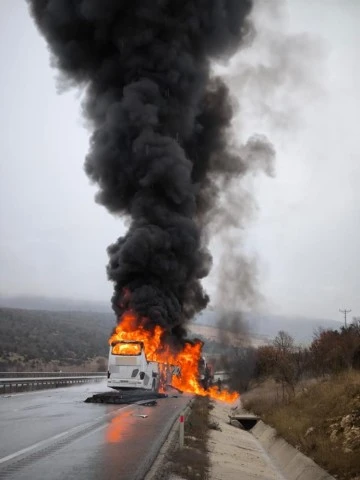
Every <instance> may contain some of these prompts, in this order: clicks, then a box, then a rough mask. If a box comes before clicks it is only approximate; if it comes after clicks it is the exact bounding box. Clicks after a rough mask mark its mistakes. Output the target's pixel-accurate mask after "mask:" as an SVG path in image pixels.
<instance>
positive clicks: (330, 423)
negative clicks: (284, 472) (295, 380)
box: [242, 371, 360, 480]
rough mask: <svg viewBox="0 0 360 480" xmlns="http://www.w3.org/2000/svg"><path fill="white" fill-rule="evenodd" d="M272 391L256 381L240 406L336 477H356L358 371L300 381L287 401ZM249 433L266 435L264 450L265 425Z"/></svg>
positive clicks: (359, 465) (359, 472)
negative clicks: (295, 390) (257, 416)
mask: <svg viewBox="0 0 360 480" xmlns="http://www.w3.org/2000/svg"><path fill="white" fill-rule="evenodd" d="M276 389H277V387H276V384H275V383H274V382H273V383H272V382H270V381H267V382H265V383H263V384H260V385H258V386H257V387H256V388H254V389H252V390H251V391H249V392H248V393H246V394H244V395H243V396H242V402H243V405H244V407H245V408H247V409H248V410H250V411H252V412H254V413H255V414H257V415H259V416H260V417H261V418H262V420H263V421H264V422H265V423H266V424H267V425H271V426H272V427H274V428H275V429H276V432H277V433H278V435H281V437H282V438H284V439H285V440H286V441H288V442H289V443H290V444H291V445H293V447H295V449H294V450H295V452H296V453H297V452H302V453H304V454H305V455H307V456H308V457H311V458H312V459H313V460H314V461H315V462H316V463H317V464H318V465H321V466H322V467H323V468H324V469H325V470H326V471H328V472H329V473H330V474H331V475H333V476H334V477H336V478H337V479H339V480H360V372H357V371H351V372H346V373H342V374H341V375H334V376H332V377H329V378H327V379H321V380H317V381H316V382H315V381H314V382H310V383H308V384H305V385H302V387H301V388H299V389H298V391H297V392H296V395H294V396H293V397H290V398H287V399H286V401H282V399H281V396H279V395H277V394H276ZM262 430H264V431H262ZM265 431H266V432H265ZM253 433H254V434H255V435H256V436H258V437H259V438H260V437H262V436H264V435H265V436H266V437H267V440H266V442H267V443H266V448H267V446H268V443H270V444H271V443H274V439H275V431H272V432H270V430H269V427H266V428H265V427H262V426H261V424H260V425H257V427H256V428H255V429H254V431H253ZM276 443H277V444H278V442H276ZM274 448H275V447H272V450H271V451H274ZM304 478H306V480H307V479H308V478H310V477H306V476H305V477H304Z"/></svg>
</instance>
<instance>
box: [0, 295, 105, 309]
mask: <svg viewBox="0 0 360 480" xmlns="http://www.w3.org/2000/svg"><path fill="white" fill-rule="evenodd" d="M0 307H7V308H23V309H27V310H48V311H54V312H59V311H66V312H68V311H77V312H103V313H110V312H112V310H111V304H110V300H109V301H107V302H105V301H104V302H99V301H90V300H75V299H69V298H52V297H40V296H26V295H18V296H13V297H11V296H6V295H1V294H0Z"/></svg>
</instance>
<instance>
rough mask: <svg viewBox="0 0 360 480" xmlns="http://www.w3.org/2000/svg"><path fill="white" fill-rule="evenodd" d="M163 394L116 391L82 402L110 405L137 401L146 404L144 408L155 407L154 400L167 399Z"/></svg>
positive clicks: (97, 395)
mask: <svg viewBox="0 0 360 480" xmlns="http://www.w3.org/2000/svg"><path fill="white" fill-rule="evenodd" d="M167 397H168V395H166V394H165V393H156V392H148V391H144V390H139V391H117V392H103V393H97V394H95V395H93V396H92V397H88V398H87V399H86V400H84V402H85V403H110V404H117V405H119V404H130V403H137V402H139V401H145V402H147V403H148V405H146V406H154V405H156V400H157V399H159V398H167ZM154 402H155V403H154Z"/></svg>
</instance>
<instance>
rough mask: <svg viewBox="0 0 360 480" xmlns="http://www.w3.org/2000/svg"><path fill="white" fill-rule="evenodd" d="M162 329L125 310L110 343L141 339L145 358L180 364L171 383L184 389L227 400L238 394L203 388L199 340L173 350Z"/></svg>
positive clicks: (152, 360) (235, 398) (168, 363)
mask: <svg viewBox="0 0 360 480" xmlns="http://www.w3.org/2000/svg"><path fill="white" fill-rule="evenodd" d="M164 333H165V330H164V329H163V328H162V327H160V326H159V325H156V326H155V329H154V330H148V329H146V328H145V327H144V325H143V324H142V323H141V319H139V318H138V317H137V315H136V314H135V313H133V312H131V311H127V312H126V313H124V314H123V315H122V317H121V319H120V322H119V324H118V325H117V327H116V328H115V332H114V333H113V334H112V336H111V337H110V339H109V343H110V345H115V346H116V345H121V343H119V342H131V341H137V342H142V343H143V345H144V349H145V354H146V358H147V359H148V360H149V361H151V362H159V363H160V364H167V365H174V366H178V367H180V372H181V373H180V375H179V376H173V377H172V386H173V387H175V388H177V389H179V390H182V391H183V392H188V393H194V394H196V395H201V396H209V397H211V398H213V399H216V400H221V401H223V402H228V403H232V402H234V401H235V400H237V399H238V398H239V394H238V393H236V392H228V391H226V390H222V391H219V390H218V388H217V387H214V386H212V387H209V388H208V389H205V388H203V386H202V385H201V384H200V381H199V374H198V368H199V360H200V358H201V349H202V343H201V342H195V343H190V342H186V343H185V346H184V347H183V349H182V350H181V351H180V352H176V353H174V352H173V351H172V350H171V349H170V347H169V345H167V344H165V343H164V342H163V341H162V337H163V335H164ZM113 348H114V347H113Z"/></svg>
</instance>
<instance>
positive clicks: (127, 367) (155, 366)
mask: <svg viewBox="0 0 360 480" xmlns="http://www.w3.org/2000/svg"><path fill="white" fill-rule="evenodd" d="M179 374H180V369H179V367H175V366H174V365H168V364H165V363H159V362H154V361H148V359H147V358H146V353H145V347H144V344H143V342H141V341H120V342H116V343H114V344H112V345H111V346H110V351H109V364H108V381H107V385H108V387H110V388H114V389H116V390H123V389H135V388H136V389H143V390H152V391H153V392H158V391H159V389H162V390H165V389H166V388H167V386H169V385H171V382H172V377H173V375H179Z"/></svg>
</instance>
